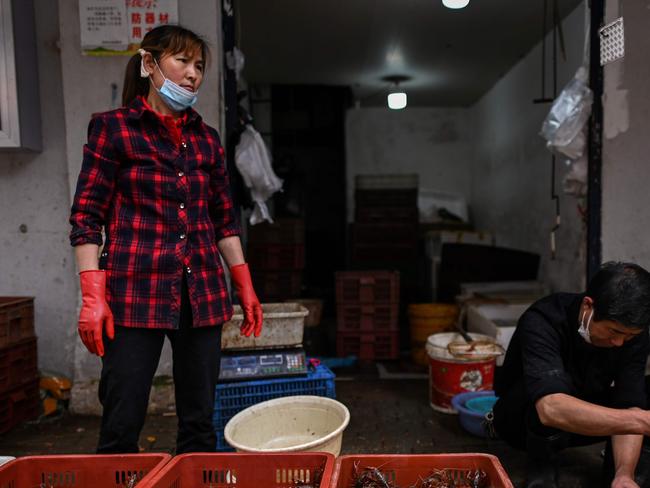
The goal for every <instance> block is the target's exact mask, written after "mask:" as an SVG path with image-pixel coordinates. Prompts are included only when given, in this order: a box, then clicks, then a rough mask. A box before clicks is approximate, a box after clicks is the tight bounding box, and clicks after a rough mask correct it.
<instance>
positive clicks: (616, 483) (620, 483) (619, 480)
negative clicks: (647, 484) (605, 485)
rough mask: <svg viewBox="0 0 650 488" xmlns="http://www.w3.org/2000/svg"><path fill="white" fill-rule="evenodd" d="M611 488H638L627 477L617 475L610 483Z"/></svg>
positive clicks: (634, 482)
mask: <svg viewBox="0 0 650 488" xmlns="http://www.w3.org/2000/svg"><path fill="white" fill-rule="evenodd" d="M612 488H639V485H637V484H636V481H634V480H633V479H632V478H631V477H630V476H628V475H618V476H616V477H615V478H614V480H613V481H612Z"/></svg>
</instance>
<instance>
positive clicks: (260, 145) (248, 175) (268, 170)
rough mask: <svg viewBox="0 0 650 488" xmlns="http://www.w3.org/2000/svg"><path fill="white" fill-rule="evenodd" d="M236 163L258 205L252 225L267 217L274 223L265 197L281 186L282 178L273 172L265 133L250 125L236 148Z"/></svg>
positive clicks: (250, 220)
mask: <svg viewBox="0 0 650 488" xmlns="http://www.w3.org/2000/svg"><path fill="white" fill-rule="evenodd" d="M235 166H237V169H238V170H239V172H240V173H241V175H242V178H243V179H244V184H245V185H246V186H247V187H248V188H249V189H250V191H251V198H252V199H253V203H254V205H255V206H254V208H253V213H252V214H251V216H250V219H249V222H250V223H251V225H255V224H259V223H260V222H263V221H265V220H266V221H268V222H271V223H273V219H272V218H271V215H270V213H269V210H268V207H267V206H266V200H268V199H269V198H270V197H271V195H273V194H274V193H275V192H277V191H279V190H281V189H282V180H281V179H280V178H278V177H277V176H276V174H275V173H274V172H273V168H272V167H271V157H270V155H269V151H268V149H267V148H266V145H265V144H264V140H263V139H262V136H260V134H259V132H257V131H256V130H255V129H254V128H253V127H252V126H251V125H250V124H249V125H247V126H246V129H245V130H244V132H242V134H241V138H240V140H239V144H238V145H237V148H236V149H235Z"/></svg>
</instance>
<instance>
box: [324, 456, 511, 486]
mask: <svg viewBox="0 0 650 488" xmlns="http://www.w3.org/2000/svg"><path fill="white" fill-rule="evenodd" d="M355 466H357V469H358V470H363V469H365V468H368V467H375V468H378V469H379V470H380V471H381V473H382V474H383V475H384V476H385V477H386V479H387V480H388V481H390V482H391V483H395V484H397V485H399V486H415V485H416V484H417V483H418V482H421V480H422V479H423V478H426V477H427V476H429V475H430V474H432V472H433V470H434V469H449V470H450V471H451V473H450V474H452V475H453V476H454V479H455V480H458V481H460V482H459V483H457V484H456V486H458V487H459V488H461V487H465V486H470V485H466V484H465V483H463V480H464V479H466V478H465V473H466V472H467V471H468V470H476V469H482V470H483V471H485V472H486V473H487V475H488V479H489V485H488V486H490V488H513V485H512V482H511V481H510V478H509V477H508V475H507V473H506V471H505V469H503V466H501V463H500V462H499V459H498V458H497V457H496V456H492V455H490V454H470V453H462V454H377V455H370V454H359V455H351V456H341V457H339V458H338V459H337V460H336V465H335V467H334V474H333V476H332V484H331V487H332V488H349V487H351V486H354V485H353V481H354V479H355V478H354V469H355ZM461 483H463V484H461Z"/></svg>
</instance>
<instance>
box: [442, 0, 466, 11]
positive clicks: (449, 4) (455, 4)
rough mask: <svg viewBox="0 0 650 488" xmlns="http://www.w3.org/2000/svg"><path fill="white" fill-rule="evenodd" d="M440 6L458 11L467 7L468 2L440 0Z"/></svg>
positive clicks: (463, 0) (464, 0) (462, 0)
mask: <svg viewBox="0 0 650 488" xmlns="http://www.w3.org/2000/svg"><path fill="white" fill-rule="evenodd" d="M442 4H443V5H444V6H445V7H447V8H452V9H459V8H465V7H467V5H469V0H442Z"/></svg>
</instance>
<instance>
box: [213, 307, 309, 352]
mask: <svg viewBox="0 0 650 488" xmlns="http://www.w3.org/2000/svg"><path fill="white" fill-rule="evenodd" d="M233 308H234V311H233V316H232V318H231V319H230V320H229V321H228V322H226V323H225V324H223V330H222V333H221V349H222V350H233V349H240V350H244V349H270V348H276V347H291V346H300V345H302V337H303V330H304V327H305V317H306V316H307V315H308V314H309V310H307V309H306V308H305V307H303V306H302V305H300V304H299V303H263V304H262V312H263V313H264V322H263V326H262V334H261V335H260V336H259V337H255V336H254V335H251V336H250V337H246V336H243V335H241V334H240V329H239V328H240V327H241V324H242V322H243V320H244V312H243V311H242V309H241V307H240V306H239V305H235V306H234V307H233Z"/></svg>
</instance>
